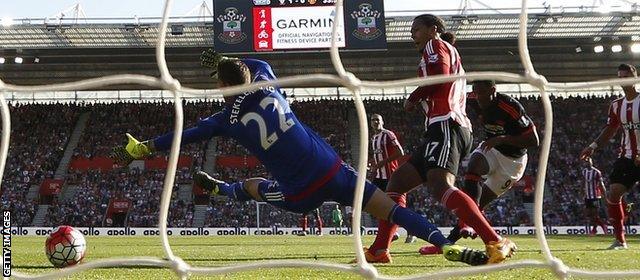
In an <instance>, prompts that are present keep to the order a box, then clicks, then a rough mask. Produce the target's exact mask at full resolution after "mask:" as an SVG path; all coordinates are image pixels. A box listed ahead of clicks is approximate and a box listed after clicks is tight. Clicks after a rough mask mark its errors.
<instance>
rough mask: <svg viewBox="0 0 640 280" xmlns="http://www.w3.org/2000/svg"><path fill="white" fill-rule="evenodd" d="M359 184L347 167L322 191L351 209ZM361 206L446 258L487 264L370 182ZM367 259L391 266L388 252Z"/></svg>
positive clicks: (484, 258)
mask: <svg viewBox="0 0 640 280" xmlns="http://www.w3.org/2000/svg"><path fill="white" fill-rule="evenodd" d="M356 180H357V173H356V171H355V170H354V169H353V168H351V167H350V166H348V165H346V164H344V165H343V167H342V169H341V170H340V171H339V172H338V173H337V174H336V176H335V177H334V178H333V179H332V180H331V181H330V182H329V183H328V184H327V185H326V186H325V187H324V188H323V189H324V190H325V191H327V192H330V197H328V198H327V199H331V200H334V201H336V202H338V203H340V204H343V205H352V204H353V198H354V194H355V186H356ZM362 204H363V205H364V206H363V209H364V211H366V212H368V213H369V214H371V215H373V216H374V217H375V218H378V219H380V220H382V221H385V222H388V223H391V224H393V223H397V224H399V225H401V226H402V227H404V228H405V229H406V230H407V232H409V233H410V234H412V235H414V236H417V237H419V238H421V239H424V240H427V241H429V242H431V243H433V244H434V245H436V246H440V247H442V248H443V250H444V251H445V257H446V258H447V259H449V260H452V261H460V262H465V263H468V264H472V265H478V264H484V263H486V261H487V256H486V254H485V253H484V252H481V251H477V250H471V249H468V248H465V247H462V246H454V245H451V244H452V243H451V242H450V241H449V240H447V239H446V238H445V237H444V236H443V235H442V233H441V232H440V231H439V230H438V228H437V227H436V226H435V225H433V224H431V223H429V221H428V220H427V219H426V218H425V217H423V216H421V215H418V214H417V213H415V212H413V211H411V210H409V209H407V208H406V207H402V206H400V205H398V204H397V203H395V202H394V201H393V200H392V199H391V198H390V197H389V196H388V195H387V194H385V193H384V192H383V191H381V190H379V189H378V188H377V187H375V186H374V185H373V184H371V183H370V182H368V181H367V182H366V183H365V186H364V195H363V202H362ZM365 257H366V258H367V261H368V262H383V263H387V262H391V256H390V254H389V252H388V250H384V251H381V252H379V253H377V252H376V251H371V250H367V251H366V252H365Z"/></svg>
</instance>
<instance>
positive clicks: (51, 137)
mask: <svg viewBox="0 0 640 280" xmlns="http://www.w3.org/2000/svg"><path fill="white" fill-rule="evenodd" d="M612 99H613V97H612V98H582V97H573V98H568V99H562V98H555V99H553V100H552V104H553V106H554V109H555V113H556V115H555V121H554V134H553V137H552V146H551V150H552V151H553V152H552V153H551V155H550V158H549V163H548V169H547V170H548V172H547V179H546V187H545V199H544V219H545V223H547V224H549V225H576V224H583V223H584V214H583V208H584V206H583V196H582V187H581V184H580V183H581V178H580V170H581V168H582V165H581V163H580V162H579V161H578V159H577V155H578V154H579V152H580V150H581V149H582V148H584V147H585V146H586V145H588V144H589V143H590V142H591V141H592V140H593V138H594V137H595V136H596V134H597V133H598V132H599V130H600V129H601V128H602V125H603V124H604V123H605V121H606V117H607V109H608V104H609V101H610V100H612ZM520 101H521V103H522V104H523V106H524V107H525V108H526V110H527V112H528V113H529V115H530V116H531V117H532V119H533V120H534V122H535V123H536V125H537V129H538V132H539V134H540V137H541V138H542V136H543V135H544V131H543V128H544V118H543V110H542V106H541V104H540V101H539V100H538V99H534V98H530V99H527V98H521V99H520ZM402 103H403V100H402V99H387V100H367V101H365V107H366V109H367V112H368V113H369V114H373V113H378V114H381V115H382V116H383V118H384V121H385V127H386V128H388V129H391V130H393V131H395V132H396V134H397V135H398V138H399V140H400V141H401V143H402V145H403V146H404V148H405V151H406V153H407V154H410V153H412V152H413V151H415V150H416V149H417V147H419V145H420V141H421V136H422V133H423V131H424V123H423V122H424V118H423V117H422V116H421V115H420V113H419V112H412V113H406V112H404V111H403V109H402ZM221 105H222V104H220V103H211V102H199V103H188V104H186V106H185V107H184V112H185V114H184V116H185V118H184V119H185V128H186V127H189V126H192V125H194V124H195V123H196V121H198V119H199V118H202V117H206V116H208V115H210V114H212V113H214V112H216V111H218V110H219V109H220V108H221ZM291 107H292V110H293V111H294V112H295V113H296V115H297V117H298V118H299V119H300V120H301V121H302V122H304V123H305V124H306V125H308V126H309V127H311V128H312V129H314V130H316V131H317V132H318V133H319V135H321V136H322V137H325V139H326V140H327V141H328V142H329V143H330V144H331V145H332V146H333V147H334V148H335V149H336V150H337V151H338V152H339V153H340V155H341V157H342V158H343V159H344V160H345V161H346V162H349V163H352V162H353V160H354V159H353V158H352V156H351V154H352V147H351V138H350V137H351V136H352V135H354V134H355V133H358V132H357V131H352V130H351V127H353V126H349V116H351V115H354V114H353V112H354V111H353V110H354V108H353V103H352V101H347V100H329V99H318V100H311V101H295V102H292V104H291ZM81 112H89V113H90V118H89V122H88V125H87V127H86V129H85V131H84V133H83V134H82V137H81V140H80V143H79V146H78V147H77V149H76V150H75V154H74V155H75V156H76V157H85V158H92V157H96V156H98V157H104V156H108V154H109V152H110V151H111V148H112V147H114V146H116V145H118V144H123V143H124V141H125V140H126V139H125V138H124V133H126V132H129V133H131V134H132V135H135V136H137V137H139V139H149V138H151V137H153V136H157V135H159V134H162V133H164V132H167V131H170V130H172V129H173V123H174V120H173V115H174V111H173V105H172V104H167V103H126V102H124V103H117V104H108V105H107V104H97V105H91V106H89V105H60V104H53V105H20V106H14V107H12V116H13V131H12V142H11V144H12V146H11V148H10V154H9V158H8V160H7V168H6V169H5V177H4V179H3V185H2V194H3V195H2V203H3V207H5V209H6V208H9V209H12V210H13V211H14V213H20V214H19V215H16V217H15V218H14V222H16V225H23V226H24V225H30V223H31V219H32V218H33V214H34V213H35V209H36V207H37V206H36V204H37V202H36V201H31V202H27V201H26V200H25V197H26V192H27V191H28V189H29V187H30V186H31V185H34V184H35V185H39V184H40V182H42V180H43V179H44V178H50V177H52V176H53V172H54V171H55V169H56V168H57V165H58V163H59V161H60V158H61V156H62V153H63V151H64V148H65V145H66V143H67V141H68V138H69V136H70V133H71V131H72V129H73V127H74V125H75V123H76V122H77V119H78V116H79V115H80V113H81ZM469 116H470V118H471V119H472V121H473V122H474V141H475V144H474V146H475V145H477V144H478V142H479V141H480V140H481V139H482V137H483V131H482V129H481V128H480V127H479V126H478V124H477V123H476V118H475V113H474V112H471V111H470V112H469ZM618 139H619V138H618V137H615V138H614V140H612V143H610V144H609V145H608V146H606V147H603V148H601V149H599V150H598V151H597V153H596V154H595V156H594V163H595V165H596V166H597V167H598V168H600V169H601V171H602V172H603V174H608V172H609V171H610V168H611V166H612V164H613V161H614V160H615V158H616V156H617V148H618V147H617V141H618ZM216 147H217V148H216V153H215V154H216V156H245V155H247V151H246V150H245V149H244V148H242V147H241V146H239V145H238V144H237V143H236V142H234V141H232V140H229V139H224V138H220V139H219V140H217V142H216ZM205 149H206V143H201V144H197V145H189V146H186V147H184V148H183V149H182V154H183V155H189V156H192V157H193V159H194V161H193V164H192V166H190V167H188V168H182V169H180V170H179V171H178V174H177V179H176V186H178V185H179V184H191V173H192V172H193V171H194V170H197V169H200V168H202V163H203V159H204V158H205V156H204V154H205ZM538 161H539V151H538V149H531V150H530V151H529V164H528V166H527V170H526V172H525V176H532V177H535V175H536V173H537V164H538ZM216 176H217V177H219V178H221V179H222V180H225V181H237V180H242V179H245V178H250V177H257V176H259V177H266V178H269V174H268V173H267V172H266V171H265V170H264V168H263V167H262V166H258V167H256V168H252V169H249V168H243V169H239V168H228V167H220V166H218V167H217V168H216ZM604 177H605V183H607V182H606V180H607V176H604ZM163 180H164V170H137V169H132V170H128V169H116V170H111V171H97V170H90V171H83V172H81V171H75V170H69V173H68V175H67V178H65V185H73V186H77V188H78V189H77V192H76V195H75V197H74V198H73V199H72V200H70V201H66V202H60V201H58V199H54V201H53V202H52V204H51V207H50V208H49V213H48V215H47V218H46V219H45V225H58V224H61V223H66V224H71V225H77V226H81V225H83V226H101V225H105V213H106V211H107V208H108V202H109V199H111V198H114V197H122V198H126V199H128V200H130V201H131V202H132V206H131V209H130V211H129V214H128V219H127V225H128V226H155V225H157V221H158V210H159V199H160V195H161V192H162V184H163ZM428 191H429V190H428V188H419V189H417V190H415V191H413V192H412V193H411V194H410V195H409V198H408V206H409V207H411V208H413V209H416V210H420V211H421V212H422V213H424V214H426V216H427V217H428V218H429V219H430V220H431V221H432V222H434V223H435V224H438V225H440V226H451V225H454V224H455V223H456V221H457V219H456V218H455V216H454V215H453V214H452V213H450V211H448V210H446V209H444V208H443V207H441V206H440V204H439V202H438V201H437V200H435V199H433V197H432V196H431V195H430V194H429V193H428ZM530 191H531V190H528V191H527V190H523V189H519V188H517V189H514V190H512V191H510V192H508V193H507V194H506V195H504V196H503V197H501V198H499V199H497V200H496V201H495V202H493V203H492V204H490V205H489V206H487V207H486V208H485V215H486V216H487V217H488V218H489V220H490V221H491V222H492V224H493V225H496V226H501V225H531V224H532V222H533V218H532V217H531V216H530V213H529V212H528V211H527V210H526V209H527V208H526V207H525V203H530V202H532V200H531V199H532V195H531V193H530ZM177 193H178V192H177V188H174V192H173V194H174V195H173V197H172V200H171V206H170V213H169V226H187V227H188V226H192V224H193V218H194V205H193V204H192V203H191V202H188V201H184V200H182V199H180V198H178V197H177ZM626 200H627V202H629V203H635V202H637V201H640V194H638V192H632V193H631V194H629V195H628V196H627V197H626ZM636 205H637V204H636ZM325 208H326V209H325ZM258 209H259V211H260V220H259V222H260V225H261V226H270V225H278V226H286V227H289V226H291V227H296V226H298V224H299V220H300V215H297V214H291V213H285V212H284V211H282V210H279V209H276V208H274V207H272V206H269V205H260V206H259V207H258V208H256V205H255V203H254V202H233V201H229V200H226V199H214V200H212V201H211V204H209V206H208V209H207V213H206V217H205V222H204V225H205V226H212V227H226V226H255V225H256V217H257V210H258ZM321 209H322V215H323V218H324V220H325V224H327V225H328V226H329V223H327V221H330V211H331V209H332V207H322V208H321ZM347 212H348V211H347V210H346V209H344V208H343V211H342V213H343V215H345V217H344V218H345V221H348V220H349V217H348V214H347ZM630 216H631V217H630V219H629V222H630V223H637V222H638V217H639V216H640V207H635V208H633V210H632V214H631V215H630ZM311 220H313V219H311ZM366 221H371V222H369V223H368V224H367V225H368V226H375V221H373V220H372V219H368V220H366Z"/></svg>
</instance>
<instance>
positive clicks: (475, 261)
mask: <svg viewBox="0 0 640 280" xmlns="http://www.w3.org/2000/svg"><path fill="white" fill-rule="evenodd" d="M442 253H443V254H444V257H445V258H446V259H447V260H450V261H452V262H463V263H466V264H468V265H474V266H475V265H483V264H487V261H488V260H489V257H488V256H487V254H485V252H482V251H479V250H474V249H471V248H467V247H464V246H460V245H455V244H446V245H444V246H442Z"/></svg>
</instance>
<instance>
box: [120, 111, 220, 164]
mask: <svg viewBox="0 0 640 280" xmlns="http://www.w3.org/2000/svg"><path fill="white" fill-rule="evenodd" d="M226 117H228V114H226V110H223V111H222V112H219V113H217V114H214V115H213V116H210V117H208V118H205V119H201V120H200V121H198V124H197V125H196V126H195V127H192V128H189V129H186V130H184V131H183V132H182V141H181V146H184V145H187V144H191V143H195V142H200V141H203V140H207V139H210V138H211V137H213V136H217V135H219V134H221V133H222V132H223V131H224V129H225V127H226V126H225V124H226V123H227V122H225V119H228V118H226ZM126 135H127V138H128V143H127V145H125V146H118V147H115V148H113V151H112V153H111V155H110V157H111V158H112V159H113V160H114V161H115V162H116V163H118V164H120V165H128V164H129V163H131V162H132V161H133V160H136V159H142V158H145V157H148V156H150V155H152V154H153V153H154V152H156V151H164V150H168V149H169V148H171V143H172V141H173V132H170V133H167V134H165V135H162V136H160V137H157V138H155V139H152V140H147V141H142V142H141V141H138V140H137V139H135V138H134V137H133V136H131V135H130V134H128V133H127V134H126Z"/></svg>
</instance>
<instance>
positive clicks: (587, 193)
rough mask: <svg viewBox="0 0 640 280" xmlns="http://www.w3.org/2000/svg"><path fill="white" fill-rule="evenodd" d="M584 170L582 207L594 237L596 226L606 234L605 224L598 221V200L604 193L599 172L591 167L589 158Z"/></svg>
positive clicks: (591, 163)
mask: <svg viewBox="0 0 640 280" xmlns="http://www.w3.org/2000/svg"><path fill="white" fill-rule="evenodd" d="M585 165H586V166H585V168H584V169H582V179H583V180H582V186H583V187H584V206H585V214H586V216H587V219H588V222H589V227H591V226H593V228H592V229H591V234H592V235H594V234H596V233H597V231H598V226H600V227H601V228H602V231H603V232H604V233H605V234H606V233H607V224H606V223H605V222H603V221H602V220H601V219H600V214H599V212H600V211H599V210H600V199H601V198H602V194H603V193H605V192H606V189H605V187H604V182H603V181H602V174H601V173H600V170H598V169H597V168H595V167H594V166H593V162H592V161H591V158H588V159H587V160H586V164H585Z"/></svg>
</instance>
